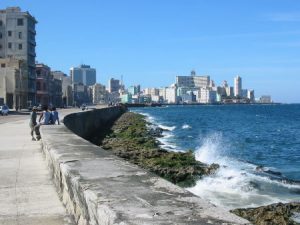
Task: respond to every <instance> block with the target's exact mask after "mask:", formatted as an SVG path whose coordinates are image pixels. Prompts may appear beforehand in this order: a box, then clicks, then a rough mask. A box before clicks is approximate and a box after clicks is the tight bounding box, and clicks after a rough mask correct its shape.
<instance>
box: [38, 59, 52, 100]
mask: <svg viewBox="0 0 300 225" xmlns="http://www.w3.org/2000/svg"><path fill="white" fill-rule="evenodd" d="M50 74H51V69H50V67H49V66H47V65H45V64H42V63H39V64H36V103H37V104H41V105H49V104H50V101H51V100H50V97H49V95H50V80H51V77H50Z"/></svg>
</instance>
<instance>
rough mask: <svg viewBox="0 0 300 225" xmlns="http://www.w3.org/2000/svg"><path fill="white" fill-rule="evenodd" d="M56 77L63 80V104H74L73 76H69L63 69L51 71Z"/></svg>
mask: <svg viewBox="0 0 300 225" xmlns="http://www.w3.org/2000/svg"><path fill="white" fill-rule="evenodd" d="M51 73H52V75H53V77H54V79H57V80H61V82H62V105H63V106H65V107H67V106H72V105H73V91H72V80H71V77H69V76H67V75H66V74H65V73H63V72H61V71H52V72H51Z"/></svg>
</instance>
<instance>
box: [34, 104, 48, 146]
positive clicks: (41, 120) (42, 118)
mask: <svg viewBox="0 0 300 225" xmlns="http://www.w3.org/2000/svg"><path fill="white" fill-rule="evenodd" d="M42 110H43V112H42V113H41V115H40V118H39V123H38V124H37V125H36V126H35V131H36V133H38V135H37V136H36V139H37V140H40V139H41V135H40V131H39V130H40V126H41V125H49V122H50V112H49V111H48V106H43V107H42Z"/></svg>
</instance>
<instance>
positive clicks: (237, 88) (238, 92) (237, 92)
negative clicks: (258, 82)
mask: <svg viewBox="0 0 300 225" xmlns="http://www.w3.org/2000/svg"><path fill="white" fill-rule="evenodd" d="M234 96H235V97H241V96H242V78H241V77H240V76H237V77H235V78H234Z"/></svg>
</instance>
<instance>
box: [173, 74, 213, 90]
mask: <svg viewBox="0 0 300 225" xmlns="http://www.w3.org/2000/svg"><path fill="white" fill-rule="evenodd" d="M209 84H210V76H196V73H195V71H192V72H191V76H176V85H177V87H189V88H194V87H196V88H202V87H208V86H209Z"/></svg>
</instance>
